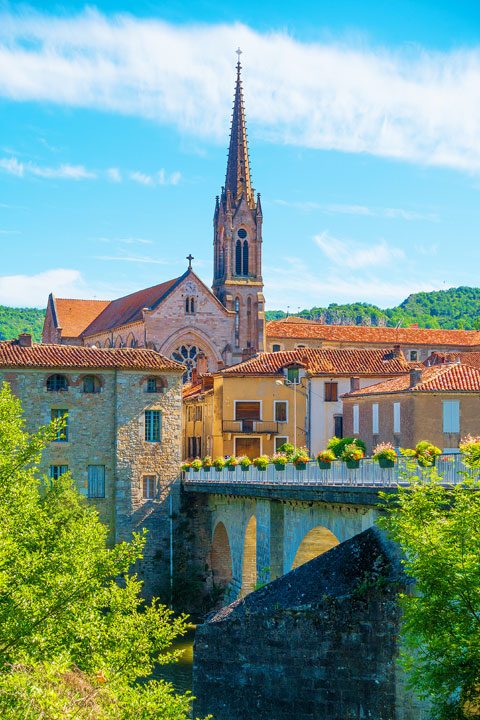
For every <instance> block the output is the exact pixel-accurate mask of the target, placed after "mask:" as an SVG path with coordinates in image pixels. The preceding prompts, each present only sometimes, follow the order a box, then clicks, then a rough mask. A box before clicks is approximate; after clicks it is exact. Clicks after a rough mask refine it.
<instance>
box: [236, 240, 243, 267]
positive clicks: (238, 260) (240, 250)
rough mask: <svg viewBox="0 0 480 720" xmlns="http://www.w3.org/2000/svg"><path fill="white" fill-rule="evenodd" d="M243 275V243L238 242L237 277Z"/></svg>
mask: <svg viewBox="0 0 480 720" xmlns="http://www.w3.org/2000/svg"><path fill="white" fill-rule="evenodd" d="M241 274H242V243H241V242H240V240H237V242H236V243H235V275H241Z"/></svg>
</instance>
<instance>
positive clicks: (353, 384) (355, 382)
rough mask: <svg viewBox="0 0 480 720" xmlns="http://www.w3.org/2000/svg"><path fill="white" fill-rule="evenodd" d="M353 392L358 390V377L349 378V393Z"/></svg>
mask: <svg viewBox="0 0 480 720" xmlns="http://www.w3.org/2000/svg"><path fill="white" fill-rule="evenodd" d="M354 390H360V378H359V377H351V378H350V392H354Z"/></svg>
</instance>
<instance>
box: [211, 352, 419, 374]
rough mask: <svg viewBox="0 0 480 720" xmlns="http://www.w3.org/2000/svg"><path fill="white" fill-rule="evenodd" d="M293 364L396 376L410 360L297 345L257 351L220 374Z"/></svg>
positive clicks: (257, 371) (315, 370) (322, 370)
mask: <svg viewBox="0 0 480 720" xmlns="http://www.w3.org/2000/svg"><path fill="white" fill-rule="evenodd" d="M292 363H300V364H303V365H305V367H306V368H307V371H308V372H309V373H311V374H313V375H395V374H399V373H407V372H408V371H409V363H408V362H407V361H406V360H405V358H404V357H403V355H400V356H398V357H396V356H395V355H394V353H393V350H391V349H387V350H376V349H368V350H360V349H357V348H352V349H340V348H298V349H297V350H285V351H283V352H277V353H273V352H270V353H259V354H258V355H256V356H255V357H254V358H251V359H250V360H246V361H245V362H242V363H239V364H238V365H233V366H232V367H230V368H227V369H226V370H222V371H221V374H222V375H274V374H276V373H279V372H280V371H281V370H282V369H283V368H284V367H285V366H287V365H289V364H292Z"/></svg>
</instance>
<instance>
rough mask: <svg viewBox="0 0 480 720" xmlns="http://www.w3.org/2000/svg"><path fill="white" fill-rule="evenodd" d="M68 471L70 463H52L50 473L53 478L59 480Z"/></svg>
mask: <svg viewBox="0 0 480 720" xmlns="http://www.w3.org/2000/svg"><path fill="white" fill-rule="evenodd" d="M66 472H68V465H50V473H49V475H50V477H51V479H52V480H58V478H59V477H61V476H62V475H65V473H66Z"/></svg>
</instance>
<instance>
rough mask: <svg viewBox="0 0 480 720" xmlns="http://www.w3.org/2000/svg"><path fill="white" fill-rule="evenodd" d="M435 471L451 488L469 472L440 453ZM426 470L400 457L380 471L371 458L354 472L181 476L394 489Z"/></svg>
mask: <svg viewBox="0 0 480 720" xmlns="http://www.w3.org/2000/svg"><path fill="white" fill-rule="evenodd" d="M436 470H437V472H438V474H439V475H441V476H442V478H443V483H445V484H449V485H454V484H456V483H458V482H461V481H462V480H463V479H464V475H463V474H462V473H465V472H468V473H469V474H470V472H471V471H469V470H468V468H467V467H466V466H465V465H464V463H463V462H462V455H460V454H459V453H452V454H443V455H440V456H439V457H438V458H437V462H436ZM425 471H427V472H428V468H422V467H420V466H418V465H416V464H415V463H414V462H412V460H410V459H408V458H403V457H400V458H398V459H397V461H396V462H395V465H394V467H393V468H381V467H380V466H379V464H378V463H377V462H374V461H373V460H372V459H371V458H364V459H363V460H360V463H359V467H358V468H357V469H354V470H350V469H348V468H347V466H346V464H345V463H344V462H342V461H340V460H335V461H333V462H332V463H331V467H330V468H329V469H328V470H322V469H321V468H320V467H319V466H318V463H316V462H314V461H311V462H309V463H307V465H306V468H305V470H297V469H296V468H295V466H294V465H293V464H292V463H288V464H287V465H286V466H285V470H277V469H276V468H275V466H274V465H272V464H271V465H268V466H267V468H266V470H264V471H262V470H259V469H258V468H256V467H254V466H253V465H252V466H251V467H250V468H249V469H248V470H247V471H244V470H242V468H241V467H239V466H238V465H237V467H235V468H233V470H231V469H230V470H229V469H227V468H224V469H223V470H220V471H217V470H216V469H215V468H213V467H212V468H211V469H210V470H209V471H206V470H205V469H204V468H202V469H201V470H199V471H198V472H195V471H193V470H190V471H189V472H186V473H185V474H184V482H185V483H186V484H188V485H195V483H199V484H200V483H201V484H202V485H203V484H205V483H212V484H218V483H222V484H235V483H238V484H249V485H250V484H253V485H317V486H321V485H324V486H330V487H331V486H338V487H340V486H352V487H362V486H363V487H372V486H373V487H395V486H397V485H406V484H408V479H407V478H408V477H409V476H410V477H411V476H413V475H420V476H421V475H423V474H424V473H425Z"/></svg>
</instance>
